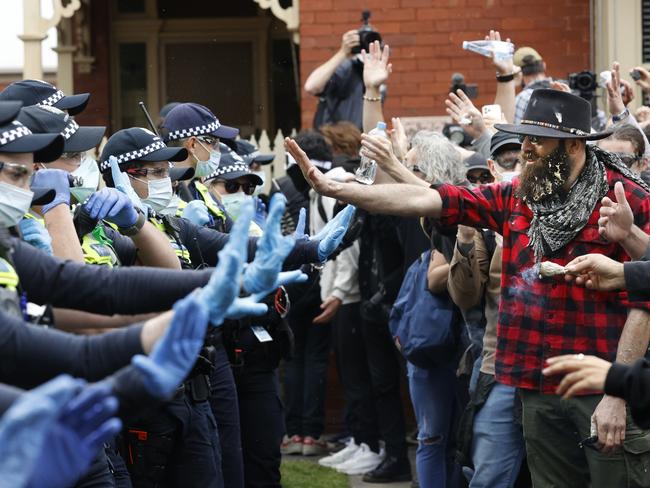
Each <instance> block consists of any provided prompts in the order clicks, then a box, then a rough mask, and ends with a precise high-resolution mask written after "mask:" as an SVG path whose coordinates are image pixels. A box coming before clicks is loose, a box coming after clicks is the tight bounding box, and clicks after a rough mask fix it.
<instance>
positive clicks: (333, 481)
mask: <svg viewBox="0 0 650 488" xmlns="http://www.w3.org/2000/svg"><path fill="white" fill-rule="evenodd" d="M281 471H282V486H283V488H349V487H350V485H349V484H348V477H347V476H345V475H344V474H341V473H337V472H336V471H334V470H333V469H330V468H325V467H323V466H320V465H318V464H316V463H313V462H310V461H301V460H293V459H286V458H285V459H284V460H283V461H282V467H281Z"/></svg>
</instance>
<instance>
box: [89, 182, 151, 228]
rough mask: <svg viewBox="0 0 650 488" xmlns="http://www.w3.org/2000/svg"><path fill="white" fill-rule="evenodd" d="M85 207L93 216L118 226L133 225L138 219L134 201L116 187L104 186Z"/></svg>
mask: <svg viewBox="0 0 650 488" xmlns="http://www.w3.org/2000/svg"><path fill="white" fill-rule="evenodd" d="M84 207H85V208H86V210H87V211H88V214H89V215H90V217H91V218H93V219H96V220H107V221H108V222H112V223H113V224H115V225H117V226H118V227H131V226H132V225H135V223H136V222H137V220H138V212H136V210H135V207H134V206H133V202H131V200H130V199H129V197H128V196H127V195H126V194H125V193H122V192H121V191H119V190H118V189H116V188H102V189H101V190H99V191H98V192H96V193H93V194H92V195H91V196H90V198H88V200H86V203H84Z"/></svg>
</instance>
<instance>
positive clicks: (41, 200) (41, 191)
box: [30, 186, 56, 205]
mask: <svg viewBox="0 0 650 488" xmlns="http://www.w3.org/2000/svg"><path fill="white" fill-rule="evenodd" d="M30 190H31V191H32V193H33V194H34V196H33V197H32V205H47V204H48V203H50V202H51V201H52V200H54V197H56V190H54V189H52V188H42V187H34V186H33V187H31V188H30Z"/></svg>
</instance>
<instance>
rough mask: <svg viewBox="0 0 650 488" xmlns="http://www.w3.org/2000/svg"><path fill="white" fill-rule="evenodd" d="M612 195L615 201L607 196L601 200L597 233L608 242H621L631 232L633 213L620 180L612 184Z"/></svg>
mask: <svg viewBox="0 0 650 488" xmlns="http://www.w3.org/2000/svg"><path fill="white" fill-rule="evenodd" d="M614 195H615V196H616V200H617V201H616V202H614V201H612V200H611V199H610V198H609V197H605V198H603V199H602V201H601V204H602V206H601V207H600V218H599V219H598V233H599V234H600V235H601V236H603V237H604V238H605V239H607V240H608V241H609V242H622V241H624V240H625V239H626V238H627V237H628V236H629V235H630V233H631V232H632V226H633V225H634V215H633V214H632V208H630V204H629V203H628V202H627V198H626V197H625V189H624V188H623V184H622V183H621V182H620V181H619V182H617V183H616V184H615V185H614Z"/></svg>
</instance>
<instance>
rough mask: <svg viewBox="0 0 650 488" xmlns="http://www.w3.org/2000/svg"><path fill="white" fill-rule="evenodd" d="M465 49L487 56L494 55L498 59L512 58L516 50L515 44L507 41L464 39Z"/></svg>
mask: <svg viewBox="0 0 650 488" xmlns="http://www.w3.org/2000/svg"><path fill="white" fill-rule="evenodd" d="M463 49H465V50H466V51H472V52H475V53H478V54H480V55H482V56H485V57H487V58H491V57H492V56H493V55H494V57H495V58H496V59H497V60H498V61H505V60H506V59H510V58H512V56H513V54H514V52H515V46H514V44H513V43H512V42H506V41H463Z"/></svg>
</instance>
